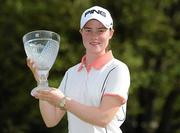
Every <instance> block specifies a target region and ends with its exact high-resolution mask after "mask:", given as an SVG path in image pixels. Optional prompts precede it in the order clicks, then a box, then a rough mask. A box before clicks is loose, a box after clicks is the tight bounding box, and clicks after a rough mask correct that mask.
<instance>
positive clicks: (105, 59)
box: [78, 51, 114, 72]
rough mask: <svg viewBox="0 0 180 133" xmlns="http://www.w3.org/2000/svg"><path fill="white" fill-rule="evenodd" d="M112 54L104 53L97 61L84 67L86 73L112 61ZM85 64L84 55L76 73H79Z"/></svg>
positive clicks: (109, 52) (110, 52)
mask: <svg viewBox="0 0 180 133" xmlns="http://www.w3.org/2000/svg"><path fill="white" fill-rule="evenodd" d="M113 58H114V57H113V54H112V51H108V52H107V53H105V54H104V55H102V56H100V57H98V58H97V59H95V60H94V61H93V62H92V63H91V64H89V65H88V66H87V67H86V70H87V72H89V71H90V70H91V68H92V67H93V68H95V69H98V70H99V69H101V68H102V67H103V66H104V65H105V64H107V63H108V62H109V61H110V60H112V59H113ZM85 63H86V55H84V56H83V57H82V59H81V64H80V66H79V69H78V71H81V70H82V69H83V68H84V67H85Z"/></svg>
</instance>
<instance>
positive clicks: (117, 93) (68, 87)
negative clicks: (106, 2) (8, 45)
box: [27, 6, 130, 133]
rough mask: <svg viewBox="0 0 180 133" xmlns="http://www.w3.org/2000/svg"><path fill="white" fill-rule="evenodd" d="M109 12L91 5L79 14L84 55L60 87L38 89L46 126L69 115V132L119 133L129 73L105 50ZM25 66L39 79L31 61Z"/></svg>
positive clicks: (110, 32) (110, 31)
mask: <svg viewBox="0 0 180 133" xmlns="http://www.w3.org/2000/svg"><path fill="white" fill-rule="evenodd" d="M113 32H114V30H113V20H112V18H111V15H110V13H109V12H108V11H107V10H106V9H104V8H102V7H99V6H94V7H91V8H89V9H87V10H86V11H84V13H83V14H82V16H81V22H80V33H81V35H82V41H83V45H84V47H85V49H86V54H85V55H84V56H83V57H82V60H81V62H80V63H79V64H77V65H75V66H73V67H71V68H69V69H68V70H67V72H66V74H65V76H64V78H63V80H62V82H61V84H60V87H59V89H55V88H51V90H49V91H38V92H37V93H36V94H35V95H34V97H35V98H37V99H39V106H40V111H41V114H42V118H43V120H44V122H45V124H46V126H47V127H53V126H55V125H57V124H58V123H59V122H60V120H61V119H62V117H63V116H64V114H65V113H66V112H67V116H68V130H69V133H121V132H122V131H121V129H120V126H121V125H122V123H123V122H124V120H125V115H126V104H127V99H128V89H129V86H130V75H129V70H128V67H127V66H126V65H125V64H124V63H123V62H121V61H119V60H117V59H115V58H114V57H113V54H112V51H111V50H108V45H109V40H110V39H111V38H112V36H113ZM27 65H28V66H29V68H30V69H31V70H32V72H33V74H34V76H35V78H36V80H38V75H37V70H36V66H35V64H34V62H33V61H32V60H31V59H27Z"/></svg>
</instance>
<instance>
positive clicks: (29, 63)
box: [26, 58, 39, 82]
mask: <svg viewBox="0 0 180 133" xmlns="http://www.w3.org/2000/svg"><path fill="white" fill-rule="evenodd" d="M26 61H27V66H28V67H29V68H30V70H31V71H32V73H33V75H34V78H35V80H36V81H37V82H39V75H38V70H37V65H36V63H35V62H34V61H33V60H32V59H30V58H27V60H26Z"/></svg>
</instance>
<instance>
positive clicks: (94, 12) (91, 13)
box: [80, 6, 113, 29]
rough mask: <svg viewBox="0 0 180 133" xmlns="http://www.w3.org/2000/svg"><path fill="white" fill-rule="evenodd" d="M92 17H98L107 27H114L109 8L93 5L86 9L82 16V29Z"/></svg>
mask: <svg viewBox="0 0 180 133" xmlns="http://www.w3.org/2000/svg"><path fill="white" fill-rule="evenodd" d="M91 19H96V20H98V21H99V22H101V23H102V24H103V25H104V26H105V27H106V28H108V29H109V28H113V20H112V17H111V14H110V13H109V11H108V10H106V9H104V8H102V7H100V6H93V7H91V8H89V9H87V10H85V11H84V12H83V14H82V16H81V21H80V29H82V28H83V27H84V25H85V24H86V23H87V22H88V21H89V20H91Z"/></svg>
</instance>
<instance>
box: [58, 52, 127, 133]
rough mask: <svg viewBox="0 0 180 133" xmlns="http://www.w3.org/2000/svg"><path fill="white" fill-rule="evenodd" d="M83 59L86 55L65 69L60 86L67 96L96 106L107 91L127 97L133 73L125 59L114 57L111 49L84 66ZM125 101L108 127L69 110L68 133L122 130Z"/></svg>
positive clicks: (113, 94) (119, 131) (118, 132)
mask: <svg viewBox="0 0 180 133" xmlns="http://www.w3.org/2000/svg"><path fill="white" fill-rule="evenodd" d="M84 61H85V56H84V57H83V58H82V62H81V63H79V64H77V65H75V66H73V67H71V68H70V69H68V71H67V72H66V74H65V76H64V78H63V80H62V82H61V84H60V87H59V89H60V90H61V91H62V92H63V93H64V94H65V95H66V96H68V97H70V98H72V99H74V100H76V101H78V102H80V103H82V104H85V105H90V106H97V107H98V106H99V105H100V103H101V100H102V97H103V96H104V95H111V96H117V97H119V99H121V97H123V98H124V99H125V100H126V101H127V99H128V89H129V86H130V75H129V70H128V67H127V66H126V65H125V64H124V63H123V62H121V61H119V60H117V59H115V58H113V55H112V52H111V51H109V52H108V53H106V54H105V55H103V56H102V57H100V58H98V59H96V60H95V61H94V62H93V63H92V64H91V65H90V66H87V67H85V65H84ZM126 103H127V102H126ZM126 103H125V104H123V105H122V106H121V107H120V108H119V111H118V112H117V113H116V115H115V117H114V118H113V120H112V121H111V122H110V123H109V124H108V125H107V126H106V127H105V128H102V127H98V126H96V125H92V124H89V123H87V122H84V121H82V120H81V119H79V118H78V117H76V116H75V115H74V114H72V113H70V112H67V116H68V129H69V133H121V132H122V131H121V129H120V126H121V125H122V123H123V122H124V120H125V116H126Z"/></svg>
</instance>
